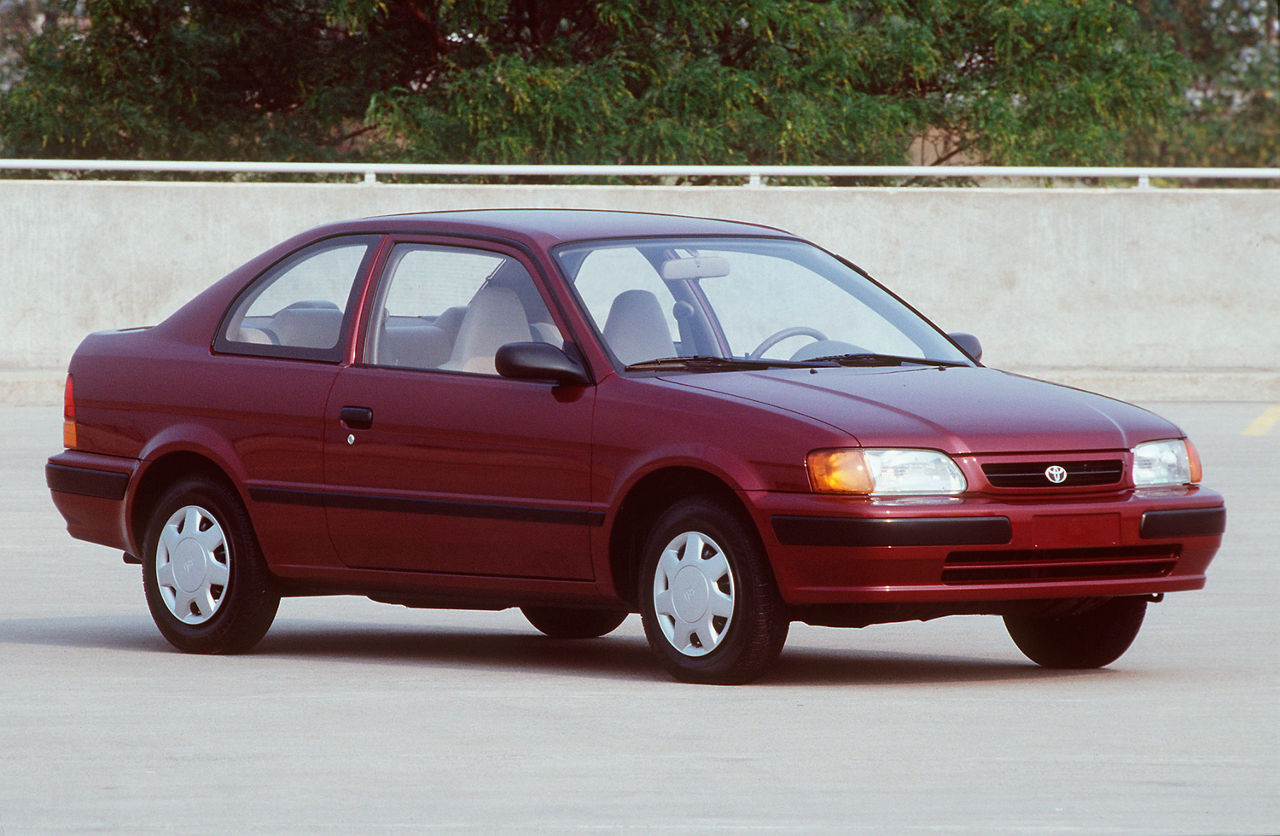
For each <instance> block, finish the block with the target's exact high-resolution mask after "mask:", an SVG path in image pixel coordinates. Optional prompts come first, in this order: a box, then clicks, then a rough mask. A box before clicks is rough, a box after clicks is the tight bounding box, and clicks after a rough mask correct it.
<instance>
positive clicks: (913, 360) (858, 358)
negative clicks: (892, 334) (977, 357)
mask: <svg viewBox="0 0 1280 836" xmlns="http://www.w3.org/2000/svg"><path fill="white" fill-rule="evenodd" d="M805 362H808V363H836V364H838V365H841V366H901V365H903V364H907V363H910V364H912V365H919V366H967V365H969V364H968V363H962V362H959V361H957V360H929V359H927V358H924V357H905V356H903V355H901V354H872V353H867V352H863V353H859V354H827V355H824V356H822V357H810V358H808V359H807V360H806V361H805Z"/></svg>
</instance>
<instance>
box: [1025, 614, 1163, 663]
mask: <svg viewBox="0 0 1280 836" xmlns="http://www.w3.org/2000/svg"><path fill="white" fill-rule="evenodd" d="M1146 611H1147V599H1146V598H1133V597H1128V598H1112V599H1110V600H1109V601H1105V602H1104V603H1101V604H1099V605H1097V606H1096V607H1093V608H1092V609H1088V610H1085V611H1083V612H1078V613H1074V614H1071V615H1064V616H1059V617H1056V618H1055V617H1051V616H1044V615H1006V616H1005V617H1004V624H1005V627H1006V628H1007V629H1008V630H1009V635H1010V637H1012V638H1013V643H1014V644H1016V645H1017V646H1018V649H1019V650H1021V651H1022V652H1023V653H1024V654H1026V656H1027V658H1028V659H1030V660H1031V661H1033V662H1035V663H1036V664H1038V665H1042V666H1043V667H1046V668H1060V669H1071V668H1101V667H1103V666H1105V665H1109V664H1111V663H1112V662H1114V661H1115V660H1117V659H1119V658H1120V656H1121V655H1123V654H1124V652H1125V651H1126V650H1128V649H1129V645H1131V644H1133V640H1134V639H1135V638H1137V636H1138V630H1139V628H1141V627H1142V619H1143V616H1144V615H1145V614H1146Z"/></svg>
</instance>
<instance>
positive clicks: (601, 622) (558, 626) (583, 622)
mask: <svg viewBox="0 0 1280 836" xmlns="http://www.w3.org/2000/svg"><path fill="white" fill-rule="evenodd" d="M520 612H522V613H524V617H525V618H527V619H528V620H529V623H530V624H532V625H533V626H534V627H536V628H538V630H539V631H541V632H542V633H544V634H546V635H548V636H550V637H551V638H553V639H595V638H599V637H600V636H603V635H605V634H606V633H612V632H613V631H614V630H615V629H617V627H618V625H619V624H621V623H622V622H623V621H624V620H625V619H626V617H627V613H625V612H621V611H618V610H584V609H575V608H573V607H521V608H520Z"/></svg>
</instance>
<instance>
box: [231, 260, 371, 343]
mask: <svg viewBox="0 0 1280 836" xmlns="http://www.w3.org/2000/svg"><path fill="white" fill-rule="evenodd" d="M377 242H378V236H376V235H361V236H346V237H341V238H331V239H328V240H325V241H321V242H318V243H316V244H312V245H310V246H308V247H305V248H304V249H302V250H299V251H298V252H296V253H294V254H292V255H290V256H289V257H287V258H285V259H283V260H282V261H280V262H278V263H276V264H275V265H273V266H272V267H271V268H269V269H268V270H266V271H265V272H264V273H263V274H262V275H260V276H259V277H258V278H257V279H255V280H254V281H253V282H252V283H251V284H250V285H249V286H248V287H247V288H245V290H244V291H243V292H242V293H241V294H240V295H239V296H238V297H236V301H235V302H234V303H233V304H232V306H231V308H230V309H229V310H228V311H227V314H226V316H225V317H224V318H223V321H222V325H221V327H220V328H219V329H218V334H217V337H216V338H215V340H214V346H213V347H214V350H215V351H217V352H219V353H223V354H251V355H258V356H264V357H284V358H293V359H298V360H322V361H328V362H338V361H339V360H341V358H342V345H343V339H344V337H345V336H346V334H347V333H348V332H349V330H350V329H349V327H348V326H349V325H350V321H351V318H352V317H353V316H354V312H355V305H356V301H355V296H356V290H357V286H358V279H359V278H360V277H362V276H363V275H365V272H366V270H367V269H368V266H369V264H368V263H369V261H370V260H371V258H372V256H373V252H374V250H375V245H376V244H377Z"/></svg>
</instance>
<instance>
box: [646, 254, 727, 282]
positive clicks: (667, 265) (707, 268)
mask: <svg viewBox="0 0 1280 836" xmlns="http://www.w3.org/2000/svg"><path fill="white" fill-rule="evenodd" d="M727 275H729V260H728V259H727V258H724V257H723V256H718V255H697V256H693V257H692V258H672V259H669V260H667V261H664V262H662V278H664V279H666V280H667V281H676V280H678V279H714V278H715V277H716V276H727Z"/></svg>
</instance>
